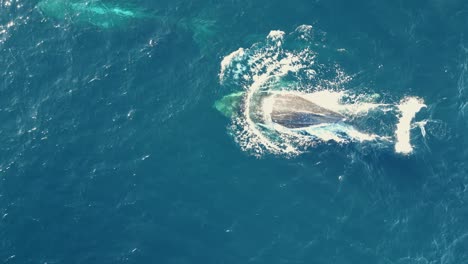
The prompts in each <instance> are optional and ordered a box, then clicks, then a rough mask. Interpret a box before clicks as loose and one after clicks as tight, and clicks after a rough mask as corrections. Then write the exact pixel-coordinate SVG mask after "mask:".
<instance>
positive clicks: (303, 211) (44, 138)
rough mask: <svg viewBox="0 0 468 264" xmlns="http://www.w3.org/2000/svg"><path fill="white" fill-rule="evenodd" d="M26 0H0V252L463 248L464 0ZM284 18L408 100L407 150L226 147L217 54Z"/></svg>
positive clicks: (363, 80) (381, 259)
mask: <svg viewBox="0 0 468 264" xmlns="http://www.w3.org/2000/svg"><path fill="white" fill-rule="evenodd" d="M43 1H55V2H58V3H59V4H57V5H56V6H53V7H52V9H53V8H57V9H58V10H52V11H51V12H47V11H44V10H45V9H41V8H39V6H40V4H39V2H40V1H38V0H30V1H24V0H0V263H41V264H45V263H48V264H53V263H67V264H70V263H99V264H106V263H161V264H166V263H167V264H220V263H225V264H239V263H253V264H275V263H278V264H280V263H281V264H286V263H288V264H289V263H290V264H302V263H304V264H311V263H317V264H331V263H333V264H348V263H349V264H355V263H356V264H364V263H366V264H367V263H369V264H462V263H468V103H467V100H468V2H467V1H466V0H426V1H422V0H421V1H417V0H410V1H406V0H405V1H404V0H395V1H390V0H387V1H384V0H356V1H349V0H309V1H307V0H289V1H278V0H255V1H248V0H229V1H228V0H223V1H213V0H196V1H191V0H187V1H185V0H175V1H174V0H171V1H169V0H158V1H150V0H132V1H120V0H99V1H98V0H43ZM77 3H78V4H80V3H81V6H79V5H76V4H77ZM46 4H47V3H46ZM49 4H50V3H49ZM73 4H75V5H73ZM60 5H63V6H62V7H57V6H60ZM93 5H96V6H98V7H102V6H105V7H106V8H104V9H102V10H104V11H106V12H110V11H109V10H111V9H112V8H114V9H113V10H114V11H115V10H117V9H115V8H119V10H124V11H125V10H127V11H128V10H130V11H132V12H134V13H135V14H136V13H137V12H138V13H139V14H140V13H141V15H138V16H137V17H132V18H129V19H121V17H122V16H123V15H122V13H121V14H120V15H116V17H117V18H113V17H112V14H110V15H108V16H103V15H102V14H99V12H100V11H99V10H97V11H96V10H95V11H96V12H95V13H92V12H91V11H89V12H91V13H86V12H87V11H85V9H86V8H92V7H93ZM77 7H80V8H83V9H81V10H77V9H76V8H77ZM102 10H101V11H102ZM53 12H55V13H53ZM93 12H94V11H93ZM116 12H117V11H116ZM119 12H120V11H119ZM122 12H123V11H122ZM94 19H95V20H94ZM300 25H311V26H312V27H313V30H314V34H315V38H316V41H317V42H320V43H321V45H322V47H330V48H329V50H341V51H345V52H344V53H345V55H343V52H328V53H327V49H326V48H323V50H322V49H320V50H318V51H316V52H317V53H318V54H319V55H320V56H321V58H322V60H324V61H327V62H328V63H329V64H330V65H339V67H340V69H341V70H343V72H345V73H346V74H347V75H349V76H352V77H353V81H352V82H350V83H348V84H347V85H346V87H344V88H346V89H347V90H351V91H354V92H356V93H360V92H361V91H366V92H367V93H378V94H380V95H381V96H382V97H383V98H384V99H387V100H388V101H392V102H398V101H399V100H400V99H401V98H404V97H405V96H417V97H419V98H422V99H423V100H424V103H425V104H426V105H427V107H426V108H424V109H422V110H421V111H420V112H419V113H418V114H417V116H416V119H415V121H422V120H425V126H424V132H425V133H422V131H421V129H420V127H414V128H413V129H412V130H411V144H412V145H413V147H414V151H413V152H412V153H411V154H408V155H402V154H399V153H395V151H394V149H393V148H392V147H376V146H372V145H369V144H361V143H358V142H350V143H346V144H337V143H333V142H326V143H322V144H317V145H316V146H314V147H311V148H309V149H307V151H305V152H304V153H301V154H300V155H292V156H284V155H276V154H274V153H265V154H264V155H262V156H257V155H252V153H250V152H249V151H248V150H245V149H243V148H242V147H241V146H240V145H241V144H239V142H238V140H236V139H235V137H234V136H233V135H232V133H231V132H230V130H229V127H230V126H231V121H230V120H229V119H228V118H226V117H224V116H223V115H221V114H220V113H219V112H218V111H217V110H216V109H215V108H214V107H213V104H214V102H215V101H216V100H218V99H220V98H221V97H223V96H224V95H226V94H228V93H230V92H232V91H230V90H229V88H226V87H225V86H223V85H221V84H220V81H219V74H220V67H221V66H220V65H221V61H222V60H223V59H224V58H225V57H226V56H227V55H228V54H230V53H231V52H233V51H235V50H238V49H239V48H241V47H243V48H249V47H252V45H255V43H262V41H263V42H264V41H265V38H266V36H267V35H268V34H269V33H270V32H271V31H272V30H282V31H284V32H286V34H288V33H290V32H293V31H294V30H295V29H296V28H297V27H298V26H300ZM338 54H341V55H338ZM301 85H306V86H307V83H305V84H301Z"/></svg>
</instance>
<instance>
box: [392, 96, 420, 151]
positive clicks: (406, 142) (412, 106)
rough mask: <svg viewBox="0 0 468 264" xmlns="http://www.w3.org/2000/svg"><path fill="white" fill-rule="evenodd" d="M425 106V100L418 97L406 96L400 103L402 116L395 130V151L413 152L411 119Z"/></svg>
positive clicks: (399, 107)
mask: <svg viewBox="0 0 468 264" xmlns="http://www.w3.org/2000/svg"><path fill="white" fill-rule="evenodd" d="M424 107H426V105H425V104H424V102H423V100H422V99H419V98H416V97H408V98H405V99H403V100H402V101H401V103H400V104H399V105H398V110H399V111H400V113H401V116H400V118H399V120H398V124H397V129H396V131H395V137H396V143H395V151H396V152H397V153H402V154H410V153H411V152H413V146H411V142H410V130H411V121H412V120H413V118H414V117H415V116H416V113H418V112H419V110H421V108H424Z"/></svg>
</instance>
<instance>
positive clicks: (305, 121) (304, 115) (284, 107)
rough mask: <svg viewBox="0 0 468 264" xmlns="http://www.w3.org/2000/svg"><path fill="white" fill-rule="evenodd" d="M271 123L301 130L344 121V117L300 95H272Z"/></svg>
mask: <svg viewBox="0 0 468 264" xmlns="http://www.w3.org/2000/svg"><path fill="white" fill-rule="evenodd" d="M271 97H272V98H271V100H272V108H271V109H272V111H271V114H270V116H271V121H272V122H274V123H276V124H279V125H282V126H284V127H287V128H301V127H308V126H313V125H319V124H330V123H338V122H341V121H344V119H345V118H344V116H343V115H341V114H339V113H337V112H334V111H330V110H328V109H325V108H323V107H321V106H318V105H317V104H314V103H312V102H311V101H309V100H306V99H304V98H302V97H300V96H298V95H294V94H283V95H272V96H271Z"/></svg>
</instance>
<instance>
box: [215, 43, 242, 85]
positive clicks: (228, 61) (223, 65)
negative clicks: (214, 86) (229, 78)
mask: <svg viewBox="0 0 468 264" xmlns="http://www.w3.org/2000/svg"><path fill="white" fill-rule="evenodd" d="M243 55H244V49H243V48H239V49H238V50H236V51H234V52H232V53H231V54H229V55H227V56H226V57H224V58H223V60H222V61H221V71H220V73H219V81H220V82H221V83H222V82H223V80H224V72H225V70H226V68H227V67H229V66H230V65H231V63H232V62H233V60H234V59H235V58H238V57H242V56H243Z"/></svg>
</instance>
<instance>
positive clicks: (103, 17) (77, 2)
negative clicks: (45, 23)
mask: <svg viewBox="0 0 468 264" xmlns="http://www.w3.org/2000/svg"><path fill="white" fill-rule="evenodd" d="M37 7H38V8H39V10H40V11H41V12H42V13H43V14H45V15H47V16H49V17H52V18H55V19H59V20H65V19H70V20H71V21H72V22H75V23H81V24H83V23H85V24H92V25H94V26H97V27H100V28H111V27H116V26H120V25H124V24H126V23H128V22H129V21H131V20H133V19H138V18H145V17H147V15H145V14H144V13H142V12H141V11H140V10H137V9H132V8H124V7H121V6H118V5H112V4H106V3H104V2H102V1H83V0H42V1H40V2H39V3H38V4H37Z"/></svg>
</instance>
